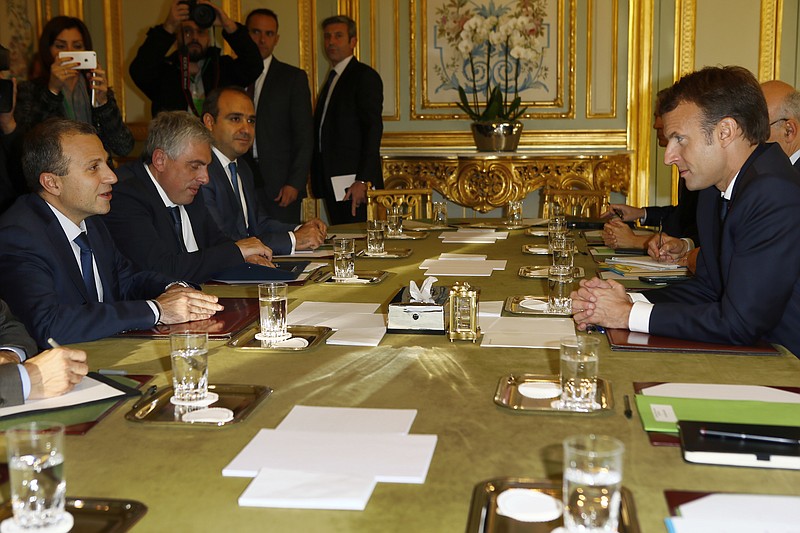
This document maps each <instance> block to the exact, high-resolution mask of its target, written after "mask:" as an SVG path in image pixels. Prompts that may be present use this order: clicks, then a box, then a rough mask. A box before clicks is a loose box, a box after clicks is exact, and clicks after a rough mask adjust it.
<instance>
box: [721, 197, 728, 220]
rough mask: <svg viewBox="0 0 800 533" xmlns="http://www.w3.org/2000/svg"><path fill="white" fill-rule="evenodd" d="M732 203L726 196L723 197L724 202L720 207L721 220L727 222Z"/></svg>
mask: <svg viewBox="0 0 800 533" xmlns="http://www.w3.org/2000/svg"><path fill="white" fill-rule="evenodd" d="M730 203H731V201H730V200H729V199H727V198H725V197H724V196H723V197H722V202H721V203H720V205H719V219H720V220H725V217H726V216H728V205H729V204H730Z"/></svg>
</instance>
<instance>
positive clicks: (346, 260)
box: [333, 238, 356, 279]
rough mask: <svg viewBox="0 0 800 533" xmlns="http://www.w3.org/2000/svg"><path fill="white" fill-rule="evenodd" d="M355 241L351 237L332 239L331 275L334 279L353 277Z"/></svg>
mask: <svg viewBox="0 0 800 533" xmlns="http://www.w3.org/2000/svg"><path fill="white" fill-rule="evenodd" d="M354 255H355V242H354V241H353V239H343V238H340V239H333V276H334V278H336V279H353V278H355V277H356V272H355V268H356V265H355V260H354Z"/></svg>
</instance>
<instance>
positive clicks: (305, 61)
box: [297, 0, 317, 99]
mask: <svg viewBox="0 0 800 533" xmlns="http://www.w3.org/2000/svg"><path fill="white" fill-rule="evenodd" d="M297 34H298V35H299V36H300V42H299V43H298V46H299V50H298V55H299V60H300V65H298V66H299V67H300V68H301V69H303V70H305V71H306V73H308V83H309V85H311V94H312V95H314V99H316V94H317V77H316V76H317V69H316V64H317V49H316V47H315V46H314V43H315V42H316V40H315V39H316V35H317V16H316V2H314V0H297Z"/></svg>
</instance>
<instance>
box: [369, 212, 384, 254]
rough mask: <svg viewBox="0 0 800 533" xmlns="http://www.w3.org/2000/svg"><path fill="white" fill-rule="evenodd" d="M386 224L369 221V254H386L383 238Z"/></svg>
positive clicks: (381, 221) (380, 221) (379, 221)
mask: <svg viewBox="0 0 800 533" xmlns="http://www.w3.org/2000/svg"><path fill="white" fill-rule="evenodd" d="M384 224H385V223H384V221H383V220H368V221H367V253H368V254H369V255H385V254H386V249H385V247H384V238H383V233H384Z"/></svg>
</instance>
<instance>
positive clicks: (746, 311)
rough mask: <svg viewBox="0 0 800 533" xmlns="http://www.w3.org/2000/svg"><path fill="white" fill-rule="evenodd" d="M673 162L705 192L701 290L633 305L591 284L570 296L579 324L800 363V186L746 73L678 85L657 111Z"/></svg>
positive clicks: (614, 287)
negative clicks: (764, 349) (760, 348)
mask: <svg viewBox="0 0 800 533" xmlns="http://www.w3.org/2000/svg"><path fill="white" fill-rule="evenodd" d="M659 107H660V111H661V112H662V115H663V117H664V132H665V133H666V136H667V138H668V139H669V144H668V145H667V150H666V154H665V157H664V159H665V163H667V164H674V165H676V166H677V167H678V171H679V173H680V175H681V177H683V178H685V179H686V186H687V187H688V188H689V189H690V190H699V191H700V198H699V200H698V210H697V215H698V220H697V225H698V229H699V232H700V240H701V241H702V242H703V246H702V248H701V249H700V255H699V258H698V261H697V273H696V275H695V277H694V278H693V279H690V280H687V281H684V282H682V283H680V284H677V285H674V286H671V287H667V288H664V289H658V290H653V291H648V292H647V293H642V294H639V295H633V294H632V295H630V296H629V295H627V294H626V293H625V290H624V288H622V286H621V285H620V284H619V283H616V282H613V281H602V280H599V279H596V278H595V279H593V280H588V281H582V282H581V288H580V289H579V290H578V291H576V292H574V293H573V294H572V298H573V299H572V307H573V310H574V311H575V315H574V319H575V322H577V323H578V326H579V328H580V329H585V328H586V326H587V325H588V324H598V325H601V326H605V327H613V328H627V329H630V330H632V331H639V332H644V333H653V334H656V335H665V336H669V337H678V338H683V339H689V340H693V341H703V342H718V343H728V344H742V345H749V344H753V343H756V342H758V341H762V340H763V341H769V342H774V343H778V344H782V345H784V346H785V347H786V348H788V349H789V350H790V351H791V352H793V353H794V354H795V355H798V356H800V247H798V246H797V245H796V242H797V237H796V235H797V228H798V227H800V180H798V179H797V174H796V172H795V170H794V169H793V168H792V166H791V163H790V162H789V160H788V158H787V157H786V154H784V153H783V151H782V150H781V149H780V147H779V146H777V145H776V144H764V143H765V141H766V140H767V138H768V137H769V121H768V119H767V116H768V113H767V104H766V101H765V100H764V95H763V94H762V92H761V88H760V86H759V85H758V82H757V81H756V79H755V78H754V77H753V75H752V74H751V73H750V72H748V71H747V70H745V69H743V68H741V67H713V68H712V67H708V68H704V69H703V70H700V71H698V72H694V73H692V74H688V75H686V76H684V77H683V78H681V80H680V81H678V82H677V83H676V84H675V85H673V86H672V88H671V89H670V90H669V91H668V93H667V94H666V95H665V97H664V99H663V101H662V102H661V104H660V106H659Z"/></svg>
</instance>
